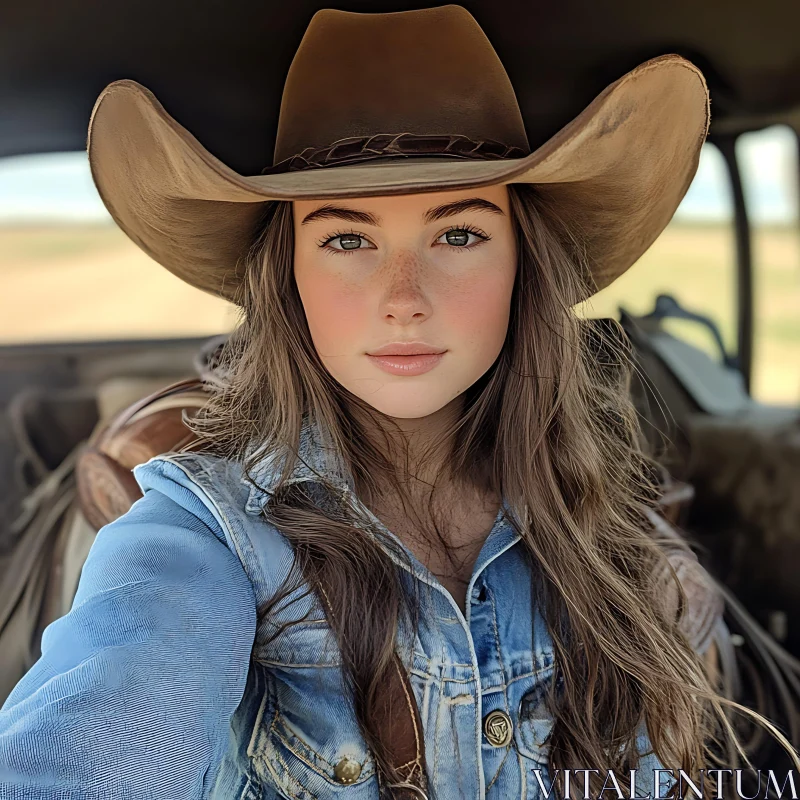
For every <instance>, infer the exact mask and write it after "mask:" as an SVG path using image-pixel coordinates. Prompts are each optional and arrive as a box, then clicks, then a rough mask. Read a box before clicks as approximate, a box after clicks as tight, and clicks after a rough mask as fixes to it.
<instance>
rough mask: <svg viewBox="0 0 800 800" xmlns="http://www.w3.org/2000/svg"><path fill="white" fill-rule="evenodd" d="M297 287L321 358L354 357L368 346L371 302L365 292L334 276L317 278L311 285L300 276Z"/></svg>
mask: <svg viewBox="0 0 800 800" xmlns="http://www.w3.org/2000/svg"><path fill="white" fill-rule="evenodd" d="M297 287H298V291H299V292H300V297H301V299H302V301H303V308H304V309H305V313H306V319H307V320H308V327H309V330H310V331H311V337H312V339H313V340H314V345H315V347H316V348H317V351H318V352H319V353H320V355H321V356H325V355H329V354H330V355H334V354H341V355H344V354H345V353H347V354H352V352H354V351H357V350H360V349H362V348H366V347H367V346H368V343H367V342H365V341H364V330H363V327H364V321H365V320H366V319H367V308H366V306H367V303H366V300H365V299H364V296H363V295H362V294H361V293H359V292H358V291H354V290H353V289H352V288H348V287H347V286H346V285H344V284H343V283H342V281H341V280H339V279H337V278H335V277H333V276H322V275H315V276H314V279H313V281H308V282H306V281H304V280H302V277H300V276H298V281H297Z"/></svg>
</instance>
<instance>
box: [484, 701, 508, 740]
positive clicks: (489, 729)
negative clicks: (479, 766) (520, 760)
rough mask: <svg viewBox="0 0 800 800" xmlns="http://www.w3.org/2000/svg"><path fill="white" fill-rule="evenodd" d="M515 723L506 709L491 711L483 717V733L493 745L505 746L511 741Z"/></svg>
mask: <svg viewBox="0 0 800 800" xmlns="http://www.w3.org/2000/svg"><path fill="white" fill-rule="evenodd" d="M512 730H513V725H512V724H511V717H509V716H508V714H506V712H505V711H500V710H499V709H498V710H496V711H490V712H489V713H488V714H487V715H486V716H485V717H484V718H483V734H484V736H485V737H486V739H487V741H488V742H489V744H490V745H492V746H493V747H505V746H506V745H507V744H508V743H509V742H510V741H511V732H512Z"/></svg>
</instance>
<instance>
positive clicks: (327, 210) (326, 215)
mask: <svg viewBox="0 0 800 800" xmlns="http://www.w3.org/2000/svg"><path fill="white" fill-rule="evenodd" d="M464 211H488V212H490V213H492V214H500V215H501V216H505V213H504V212H503V209H502V208H500V207H499V206H496V205H495V204H494V203H492V202H490V201H489V200H484V199H483V198H482V197H467V198H465V199H464V200H454V201H453V202H451V203H443V204H442V205H440V206H435V207H434V208H429V209H428V210H427V211H426V212H425V213H424V214H423V219H424V221H425V223H426V224H428V223H430V222H435V221H436V220H437V219H443V218H444V217H452V216H455V215H456V214H461V213H463V212H464ZM320 219H343V220H346V221H347V222H357V223H361V224H362V225H376V226H379V225H380V224H381V218H380V217H379V216H377V215H376V214H372V213H370V212H369V211H359V210H358V209H355V208H344V207H343V206H334V205H331V204H329V203H328V204H326V205H324V206H320V207H319V208H318V209H316V210H314V211H312V212H311V213H309V214H306V216H305V217H304V218H303V221H302V222H301V223H300V224H301V225H307V224H308V223H309V222H315V221H316V220H320Z"/></svg>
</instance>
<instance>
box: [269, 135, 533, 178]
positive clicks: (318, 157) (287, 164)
mask: <svg viewBox="0 0 800 800" xmlns="http://www.w3.org/2000/svg"><path fill="white" fill-rule="evenodd" d="M527 155H529V154H528V153H527V152H526V151H525V150H523V149H522V148H521V147H512V146H511V145H506V144H503V143H502V142H497V141H494V140H493V139H483V140H482V141H475V140H474V139H470V138H469V137H467V136H462V135H460V134H430V135H427V134H416V133H379V134H376V135H374V136H350V137H348V138H346V139H338V140H337V141H335V142H333V144H329V145H326V146H325V147H316V148H315V147H307V148H306V149H305V150H303V152H302V153H298V154H297V155H294V156H291V157H290V158H286V159H284V160H283V161H280V162H278V163H277V164H275V165H273V166H271V167H266V168H264V169H263V170H261V174H262V175H275V174H277V173H281V172H296V171H299V170H304V169H318V168H321V167H333V166H341V165H344V164H358V163H360V162H362V161H373V160H375V159H386V158H407V157H409V156H416V157H419V156H432V157H435V156H440V157H442V156H443V157H445V158H447V157H452V158H469V159H478V160H497V159H506V158H523V157H524V156H527Z"/></svg>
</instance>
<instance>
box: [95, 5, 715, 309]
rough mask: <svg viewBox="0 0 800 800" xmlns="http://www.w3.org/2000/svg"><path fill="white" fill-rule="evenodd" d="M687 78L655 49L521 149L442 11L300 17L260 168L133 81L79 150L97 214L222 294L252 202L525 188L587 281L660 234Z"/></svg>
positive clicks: (683, 186) (502, 96)
mask: <svg viewBox="0 0 800 800" xmlns="http://www.w3.org/2000/svg"><path fill="white" fill-rule="evenodd" d="M709 121H710V114H709V97H708V89H707V87H706V82H705V79H704V78H703V75H702V73H701V72H700V70H699V69H698V68H697V67H696V66H694V65H693V64H692V63H691V62H689V61H687V60H686V59H684V58H682V57H681V56H678V55H674V54H667V55H663V56H660V57H658V58H653V59H651V60H649V61H646V62H644V63H643V64H640V65H639V66H638V67H636V68H635V69H633V70H632V71H630V72H628V73H627V74H626V75H623V76H622V77H621V78H619V79H618V80H617V81H615V82H614V83H612V84H611V85H610V86H608V87H607V88H606V89H605V90H604V91H602V92H601V93H600V94H599V95H598V96H597V97H596V98H595V99H594V100H593V101H592V102H591V103H590V104H589V105H588V106H587V107H586V108H585V109H584V110H583V111H582V112H581V113H580V114H579V115H578V116H577V117H575V118H574V119H573V120H572V121H570V122H569V123H568V124H566V125H565V126H564V127H563V128H562V129H561V130H559V131H558V132H557V133H556V134H555V135H554V136H552V137H551V138H550V139H549V140H548V141H546V142H545V143H544V144H542V145H541V147H539V148H537V149H536V150H534V151H533V152H531V150H530V148H529V145H528V139H527V136H526V132H525V127H524V124H523V120H522V115H521V113H520V109H519V105H518V103H517V99H516V96H515V94H514V90H513V87H512V85H511V81H510V80H509V77H508V75H507V74H506V71H505V69H504V67H503V65H502V63H501V62H500V59H499V57H498V55H497V53H496V52H495V50H494V48H493V47H492V45H491V43H490V42H489V40H488V39H487V37H486V35H485V34H484V32H483V30H482V29H481V27H480V26H479V25H478V23H477V21H476V20H475V19H474V18H473V17H472V15H471V14H470V13H469V12H468V11H467V10H466V9H464V8H463V7H461V6H458V5H446V6H440V7H437V8H429V9H423V10H419V11H400V12H393V13H354V12H346V11H338V10H333V9H324V10H321V11H318V12H317V13H316V14H314V16H313V17H312V19H311V21H310V23H309V26H308V28H307V30H306V32H305V34H304V36H303V39H302V41H301V42H300V45H299V48H298V50H297V52H296V54H295V56H294V59H293V61H292V64H291V67H290V69H289V72H288V75H287V78H286V82H285V85H284V90H283V97H282V101H281V107H280V116H279V121H278V129H277V136H276V143H275V152H274V159H273V164H272V165H269V166H267V167H266V168H265V169H264V170H263V171H262V173H261V174H260V175H240V174H239V173H237V172H235V171H234V170H233V169H231V168H230V167H228V166H227V165H225V164H224V163H223V162H222V161H220V160H219V159H218V158H216V157H215V156H214V155H212V154H211V153H210V152H209V151H208V150H206V149H205V148H204V147H203V145H202V144H201V143H200V142H199V141H198V140H197V139H196V138H195V137H194V136H193V135H192V134H191V133H190V132H189V131H188V130H186V129H185V128H183V127H182V126H181V125H180V124H179V123H178V122H176V120H175V119H173V117H171V116H170V115H169V114H168V113H167V111H166V110H165V109H164V107H163V106H162V105H161V104H160V103H159V101H158V100H157V99H156V97H155V96H154V95H153V94H152V92H150V91H149V90H148V89H147V88H145V87H144V86H142V85H141V84H139V83H137V82H136V81H133V80H129V79H123V80H118V81H114V82H113V83H111V84H109V85H108V86H107V87H106V88H105V89H104V90H103V91H102V92H101V94H100V96H99V97H98V99H97V101H96V102H95V105H94V108H93V110H92V114H91V118H90V122H89V131H88V137H87V150H88V155H89V163H90V167H91V171H92V177H93V179H94V182H95V185H96V186H97V189H98V191H99V193H100V196H101V197H102V199H103V202H104V203H105V205H106V207H107V209H108V210H109V212H110V214H111V216H112V217H113V218H114V220H115V221H116V223H117V224H118V225H119V227H120V228H121V229H122V230H123V231H124V232H125V233H126V234H127V235H128V236H129V237H130V238H131V239H132V240H133V241H134V242H135V243H136V244H137V245H138V246H139V247H140V248H142V250H144V251H145V252H146V253H147V254H148V255H150V256H151V257H152V258H153V259H155V260H156V261H157V262H158V263H160V264H162V265H163V266H164V267H166V268H167V269H168V270H170V271H171V272H173V273H174V274H175V275H177V276H178V277H180V278H181V279H183V280H185V281H187V282H188V283H190V284H192V285H193V286H196V287H198V288H199V289H202V290H204V291H207V292H210V293H212V294H216V295H219V296H222V297H225V298H227V299H231V300H237V298H238V289H239V287H240V285H241V278H242V268H243V257H244V256H245V255H246V254H247V251H248V250H249V248H250V245H251V244H252V241H253V237H254V235H255V233H256V231H257V229H258V225H259V221H260V219H261V215H262V212H263V204H264V203H265V202H267V201H269V200H299V199H320V200H322V199H330V198H350V197H365V196H380V195H392V194H407V193H415V192H435V191H447V190H455V189H466V188H472V187H479V186H486V185H490V184H498V183H532V184H537V186H538V189H539V190H540V191H541V192H542V193H544V194H546V195H548V197H549V199H550V200H551V201H552V203H553V204H554V205H555V208H556V210H557V211H558V212H560V213H563V214H564V216H565V218H568V219H571V220H575V221H576V224H578V225H579V229H580V236H581V239H582V242H583V248H584V252H585V255H586V257H587V259H588V263H589V267H590V269H591V274H592V278H593V280H594V284H595V290H599V289H602V288H603V287H604V286H607V285H608V284H609V283H611V282H612V281H613V280H614V279H616V278H617V277H618V276H619V275H621V274H622V273H623V272H624V271H625V270H626V269H628V267H630V266H631V265H632V264H633V263H634V262H635V261H636V260H637V259H638V258H639V257H640V256H641V255H642V253H644V251H645V250H647V248H648V247H649V246H650V245H651V244H652V243H653V241H654V240H655V239H656V237H657V236H658V235H659V234H660V233H661V231H662V230H663V229H664V228H665V227H666V225H667V223H668V222H669V221H670V219H671V218H672V215H673V214H674V212H675V209H676V208H677V207H678V204H679V203H680V201H681V199H682V198H683V196H684V194H685V193H686V190H687V189H688V187H689V184H690V182H691V180H692V177H693V176H694V174H695V172H696V170H697V165H698V160H699V156H700V149H701V146H702V144H703V142H704V141H705V138H706V135H707V133H708V126H709Z"/></svg>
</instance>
